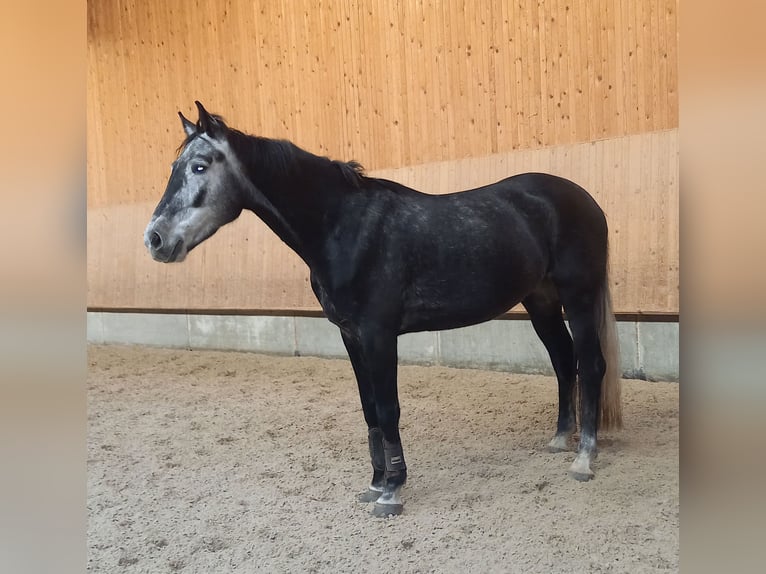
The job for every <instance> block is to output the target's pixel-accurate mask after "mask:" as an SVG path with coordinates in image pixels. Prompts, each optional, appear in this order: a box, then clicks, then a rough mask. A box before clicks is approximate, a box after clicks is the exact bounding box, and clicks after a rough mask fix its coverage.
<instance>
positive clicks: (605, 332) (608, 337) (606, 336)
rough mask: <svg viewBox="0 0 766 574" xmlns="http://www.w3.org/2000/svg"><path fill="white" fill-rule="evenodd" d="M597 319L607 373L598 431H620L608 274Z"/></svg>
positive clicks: (616, 356)
mask: <svg viewBox="0 0 766 574" xmlns="http://www.w3.org/2000/svg"><path fill="white" fill-rule="evenodd" d="M597 312H598V313H599V314H600V317H599V332H598V336H599V340H600V341H601V354H602V355H604V360H605V361H606V372H605V373H604V379H603V380H602V381H601V399H600V408H599V411H600V419H599V429H600V430H611V429H621V428H622V402H621V392H620V385H621V379H620V375H621V374H622V373H621V368H620V343H619V340H618V339H617V323H616V321H615V318H614V313H613V312H612V295H611V293H610V292H609V271H608V268H607V273H606V276H605V278H604V283H603V286H602V288H601V295H600V301H599V305H598V308H597Z"/></svg>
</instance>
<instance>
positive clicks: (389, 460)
mask: <svg viewBox="0 0 766 574" xmlns="http://www.w3.org/2000/svg"><path fill="white" fill-rule="evenodd" d="M346 339H348V340H349V341H348V342H347V343H346V348H347V349H349V348H351V349H354V350H353V351H350V353H349V355H351V353H358V358H357V359H356V360H357V361H359V359H361V361H360V367H361V368H359V369H357V367H354V372H355V374H356V376H357V383H358V385H359V395H360V398H361V400H362V409H363V410H364V414H365V420H366V421H367V426H368V429H369V430H368V436H369V444H370V459H371V461H372V466H373V480H372V483H371V484H370V489H369V492H368V493H367V496H366V497H365V496H364V495H363V496H362V498H361V499H362V500H364V499H365V498H366V499H367V500H375V506H374V508H373V514H374V515H375V516H388V515H391V514H393V515H397V514H401V513H402V511H403V510H404V505H403V502H402V498H401V489H402V487H403V486H404V483H405V482H406V481H407V465H406V463H405V461H404V451H403V450H402V443H401V438H400V436H399V396H398V391H397V384H396V368H397V364H396V362H397V356H396V334H395V333H391V332H388V331H386V330H383V329H378V328H373V327H368V328H365V329H360V330H359V331H358V333H356V334H345V335H344V341H345V340H346ZM353 363H354V359H352V366H353ZM360 375H361V376H360ZM370 391H371V393H370ZM370 395H372V398H371V399H370ZM381 454H382V456H381ZM381 462H382V465H381ZM381 466H382V470H383V476H382V481H379V480H378V479H379V478H380V470H381ZM378 488H380V489H381V490H380V491H378ZM376 495H378V496H377V498H375V497H376Z"/></svg>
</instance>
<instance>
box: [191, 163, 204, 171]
mask: <svg viewBox="0 0 766 574" xmlns="http://www.w3.org/2000/svg"><path fill="white" fill-rule="evenodd" d="M206 169H207V166H206V165H202V164H201V163H198V164H197V165H193V166H192V171H193V172H194V173H205V170H206Z"/></svg>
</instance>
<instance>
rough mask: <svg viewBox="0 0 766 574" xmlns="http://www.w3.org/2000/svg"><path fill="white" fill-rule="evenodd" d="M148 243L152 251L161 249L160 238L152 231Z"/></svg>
mask: <svg viewBox="0 0 766 574" xmlns="http://www.w3.org/2000/svg"><path fill="white" fill-rule="evenodd" d="M149 243H151V244H152V247H153V248H154V249H159V248H160V247H162V236H161V235H160V234H159V233H157V232H156V231H152V234H151V235H150V236H149Z"/></svg>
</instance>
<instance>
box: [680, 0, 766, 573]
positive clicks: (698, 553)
mask: <svg viewBox="0 0 766 574" xmlns="http://www.w3.org/2000/svg"><path fill="white" fill-rule="evenodd" d="M764 21H766V4H764V3H763V2H759V1H756V0H745V1H743V2H737V3H730V2H723V1H717V2H711V1H709V0H699V1H695V2H683V3H681V5H680V13H679V24H680V25H679V30H680V48H679V56H680V64H679V66H680V68H679V79H680V86H679V94H680V130H679V131H680V134H681V285H682V287H681V389H680V391H681V498H680V499H681V561H680V564H681V566H682V569H683V571H685V572H695V573H696V572H723V571H726V572H761V571H762V569H763V563H764V558H766V546H764V544H763V532H764V526H765V523H764V521H765V519H764V516H766V492H765V491H764V489H763V476H764V474H766V459H764V457H763V451H764V449H763V437H764V436H765V435H766V417H764V413H765V412H766V384H765V383H766V381H765V380H764V379H765V376H764V372H766V370H765V369H764V367H763V356H764V352H765V351H766V300H765V299H764V293H766V267H764V264H763V262H764V260H766V253H765V251H766V232H765V230H766V225H764V207H766V193H765V192H766V179H765V178H764V175H763V170H764V153H765V152H766V109H765V106H764V103H765V102H766V35H764V33H763V26H762V23H763V22H764Z"/></svg>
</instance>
